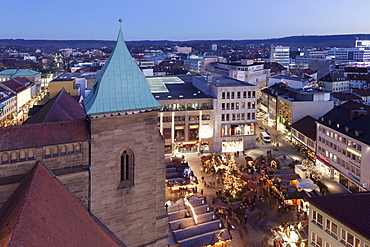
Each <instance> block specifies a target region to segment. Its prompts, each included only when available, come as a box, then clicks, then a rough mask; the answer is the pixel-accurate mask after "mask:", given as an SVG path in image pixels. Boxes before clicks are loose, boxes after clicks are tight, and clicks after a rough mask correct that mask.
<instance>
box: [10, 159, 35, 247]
mask: <svg viewBox="0 0 370 247" xmlns="http://www.w3.org/2000/svg"><path fill="white" fill-rule="evenodd" d="M39 162H40V163H41V161H37V162H36V164H35V165H34V166H33V167H32V168H31V170H30V171H29V172H28V173H27V175H26V176H25V177H24V178H23V179H22V181H21V183H20V184H22V183H23V182H24V181H25V180H27V179H28V180H30V181H29V183H30V185H29V186H27V187H26V192H25V193H24V194H22V203H21V204H22V207H21V208H20V209H19V212H18V214H17V221H16V223H15V224H14V226H13V231H12V235H11V237H10V241H9V243H10V246H11V243H12V241H13V237H14V235H15V231H16V229H17V225H18V224H19V222H20V218H21V215H23V214H22V213H23V209H24V208H25V205H26V201H28V200H27V198H28V197H27V194H28V192H29V191H30V189H31V184H32V181H33V179H34V177H35V175H36V168H37V165H38V163H39ZM18 188H19V187H17V189H16V190H15V191H14V192H13V194H14V193H15V192H16V191H17V190H18ZM13 194H12V196H13ZM18 197H19V195H18ZM8 201H9V199H8Z"/></svg>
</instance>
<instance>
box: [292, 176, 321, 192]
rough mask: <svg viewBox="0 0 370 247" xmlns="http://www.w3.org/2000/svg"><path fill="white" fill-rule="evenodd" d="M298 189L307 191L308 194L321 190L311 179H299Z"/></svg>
mask: <svg viewBox="0 0 370 247" xmlns="http://www.w3.org/2000/svg"><path fill="white" fill-rule="evenodd" d="M296 186H297V189H298V190H299V191H300V190H306V191H308V192H310V191H313V190H318V191H319V190H320V188H319V186H317V185H316V184H314V183H313V181H312V180H311V179H309V178H303V179H297V184H296Z"/></svg>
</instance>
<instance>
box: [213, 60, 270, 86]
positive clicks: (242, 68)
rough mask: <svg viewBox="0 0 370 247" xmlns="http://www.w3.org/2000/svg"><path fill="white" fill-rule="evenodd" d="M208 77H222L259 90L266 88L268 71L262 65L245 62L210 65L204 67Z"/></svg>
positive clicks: (250, 61) (249, 61)
mask: <svg viewBox="0 0 370 247" xmlns="http://www.w3.org/2000/svg"><path fill="white" fill-rule="evenodd" d="M206 72H207V73H208V74H210V75H223V76H229V77H231V78H234V79H237V80H240V81H244V82H247V83H250V84H252V85H255V86H257V89H261V88H264V87H266V86H267V81H268V78H269V74H270V70H269V69H265V68H264V64H263V63H253V61H252V60H245V61H242V62H241V63H211V64H209V65H208V66H207V67H206Z"/></svg>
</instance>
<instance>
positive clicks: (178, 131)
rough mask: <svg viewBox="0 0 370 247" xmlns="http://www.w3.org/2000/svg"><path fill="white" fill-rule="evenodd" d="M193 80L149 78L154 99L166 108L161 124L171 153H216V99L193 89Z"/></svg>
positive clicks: (186, 77) (168, 151)
mask: <svg viewBox="0 0 370 247" xmlns="http://www.w3.org/2000/svg"><path fill="white" fill-rule="evenodd" d="M193 77H194V76H190V75H188V76H177V77H176V76H173V77H149V78H147V80H148V83H149V86H150V88H151V92H152V94H153V96H154V97H155V99H156V100H157V101H158V102H159V103H161V104H162V106H163V107H162V109H161V111H160V112H159V115H158V124H159V130H160V132H161V133H162V135H163V137H164V139H165V151H166V152H167V153H176V152H199V151H201V150H203V151H206V152H208V151H210V150H213V125H214V108H213V99H212V97H210V96H208V95H206V94H204V93H203V92H202V91H200V90H198V89H197V88H195V87H194V86H193V84H192V79H193Z"/></svg>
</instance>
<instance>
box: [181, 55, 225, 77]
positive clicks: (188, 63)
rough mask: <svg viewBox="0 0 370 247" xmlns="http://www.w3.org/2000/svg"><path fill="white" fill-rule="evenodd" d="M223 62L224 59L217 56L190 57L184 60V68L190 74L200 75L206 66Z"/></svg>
mask: <svg viewBox="0 0 370 247" xmlns="http://www.w3.org/2000/svg"><path fill="white" fill-rule="evenodd" d="M223 60H224V58H223V57H219V56H190V58H189V59H185V60H184V67H185V68H186V69H187V70H188V71H190V72H193V73H198V74H202V73H203V72H205V70H206V67H207V65H208V64H210V63H214V62H221V61H223Z"/></svg>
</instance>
